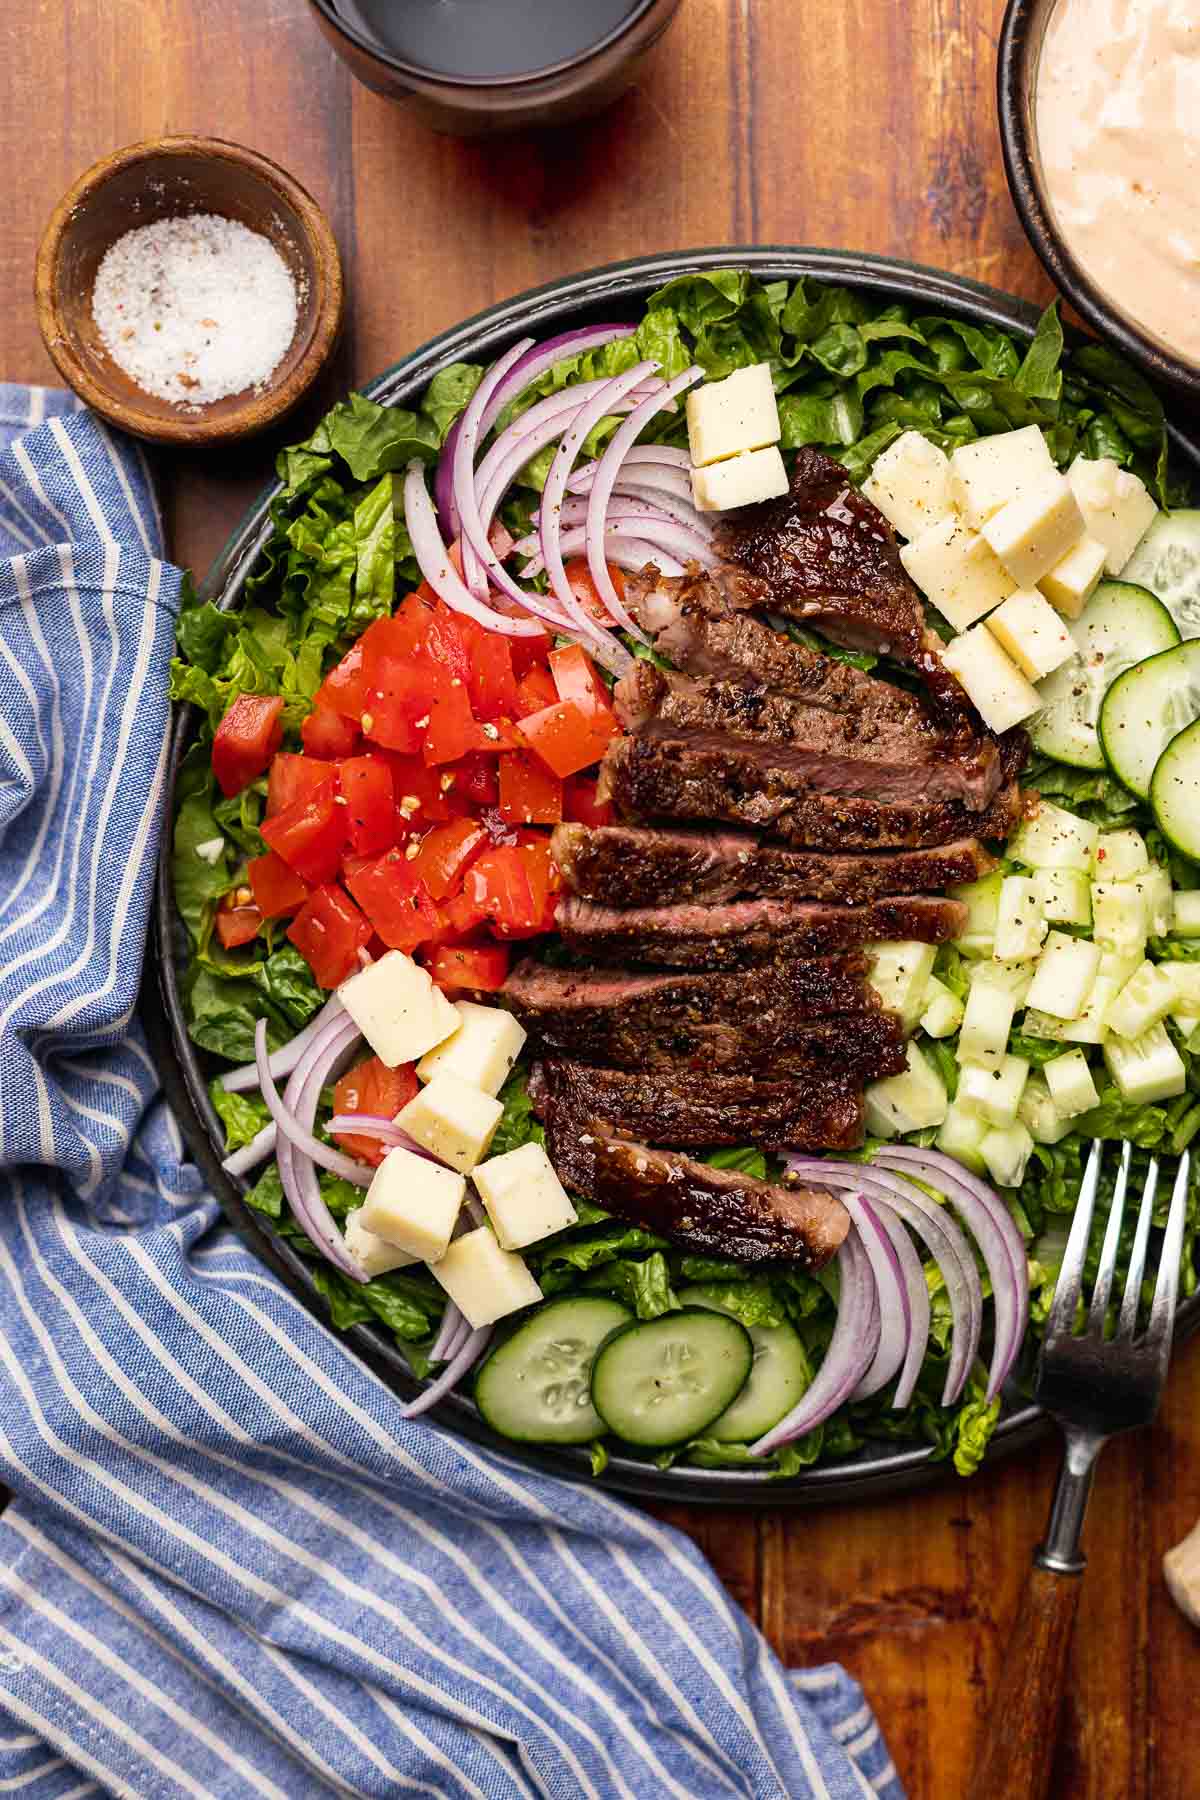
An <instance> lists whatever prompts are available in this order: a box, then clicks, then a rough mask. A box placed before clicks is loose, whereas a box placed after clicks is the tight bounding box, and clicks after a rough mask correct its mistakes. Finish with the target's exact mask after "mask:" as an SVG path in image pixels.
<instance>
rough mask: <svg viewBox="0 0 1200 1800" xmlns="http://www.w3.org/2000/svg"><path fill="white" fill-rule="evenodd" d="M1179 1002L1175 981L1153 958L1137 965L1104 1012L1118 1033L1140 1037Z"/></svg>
mask: <svg viewBox="0 0 1200 1800" xmlns="http://www.w3.org/2000/svg"><path fill="white" fill-rule="evenodd" d="M1175 1004H1176V992H1175V984H1174V982H1173V981H1172V980H1171V978H1170V976H1169V975H1167V974H1166V973H1165V971H1163V970H1160V969H1159V968H1157V967H1156V965H1155V964H1154V963H1152V962H1144V963H1142V964H1141V966H1140V968H1138V969H1136V970H1135V971H1134V973H1133V974H1132V975H1131V976H1130V977H1129V980H1128V981H1127V982H1126V983H1125V985H1124V987H1123V988H1122V989H1121V990H1120V992H1119V993H1118V995H1117V997H1116V999H1115V1000H1114V1001H1113V1002H1112V1003H1111V1005H1110V1006H1109V1009H1108V1011H1107V1013H1106V1014H1105V1015H1104V1023H1105V1025H1106V1026H1107V1027H1108V1029H1109V1031H1115V1032H1116V1034H1117V1036H1118V1037H1123V1038H1139V1037H1141V1036H1142V1035H1143V1033H1145V1032H1147V1031H1149V1029H1150V1027H1151V1026H1152V1025H1157V1024H1158V1022H1159V1020H1160V1019H1165V1018H1166V1016H1167V1014H1168V1013H1169V1012H1170V1011H1171V1008H1172V1007H1173V1006H1174V1005H1175Z"/></svg>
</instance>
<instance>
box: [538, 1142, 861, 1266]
mask: <svg viewBox="0 0 1200 1800" xmlns="http://www.w3.org/2000/svg"><path fill="white" fill-rule="evenodd" d="M546 1148H547V1150H548V1152H549V1156H550V1160H551V1162H552V1163H553V1164H554V1167H555V1169H556V1170H557V1172H558V1177H559V1180H560V1181H561V1182H562V1184H563V1186H564V1187H566V1188H567V1189H569V1190H570V1191H571V1192H572V1193H575V1194H582V1195H583V1196H584V1197H585V1198H586V1199H588V1200H592V1201H594V1202H595V1204H596V1205H597V1206H602V1207H603V1208H604V1209H605V1211H606V1212H610V1213H614V1214H615V1215H616V1217H617V1218H619V1219H627V1220H629V1221H630V1222H631V1223H632V1224H635V1225H641V1226H642V1227H643V1228H644V1229H645V1230H647V1231H653V1232H656V1233H657V1234H658V1235H659V1236H660V1237H665V1238H670V1239H671V1240H672V1242H674V1243H677V1244H682V1245H684V1246H685V1247H686V1248H688V1249H690V1250H695V1251H698V1252H700V1253H702V1254H704V1255H707V1256H721V1257H727V1256H728V1257H735V1258H736V1259H737V1260H738V1261H739V1262H745V1263H767V1262H791V1263H799V1264H800V1265H801V1266H802V1267H804V1268H806V1269H819V1268H821V1267H823V1265H824V1264H825V1263H827V1262H828V1261H829V1259H830V1257H831V1256H833V1255H834V1253H835V1251H836V1250H837V1248H838V1246H839V1245H840V1244H841V1242H842V1239H843V1238H844V1237H845V1236H846V1233H847V1231H848V1230H849V1229H850V1218H849V1214H848V1213H847V1211H846V1209H845V1207H844V1206H843V1205H842V1203H841V1201H840V1200H839V1199H838V1198H837V1196H836V1195H834V1194H831V1193H829V1191H828V1190H827V1189H825V1188H810V1187H784V1186H782V1185H781V1184H776V1183H773V1182H769V1181H756V1180H755V1179H754V1178H753V1176H750V1175H738V1174H735V1173H734V1172H733V1171H732V1170H728V1169H710V1168H709V1167H708V1166H707V1165H706V1164H704V1163H699V1162H695V1161H693V1159H692V1158H691V1157H690V1156H677V1155H672V1154H671V1152H670V1151H667V1150H652V1149H651V1148H650V1147H649V1145H646V1144H631V1143H628V1142H626V1140H624V1139H623V1138H615V1137H611V1136H610V1135H609V1134H608V1133H607V1132H606V1131H605V1129H604V1126H603V1124H602V1123H601V1122H600V1121H599V1120H597V1119H592V1118H583V1119H580V1118H579V1117H578V1116H577V1115H576V1114H574V1113H572V1112H570V1111H568V1110H567V1109H565V1108H559V1107H552V1108H551V1109H550V1114H549V1118H548V1120H547V1126H546Z"/></svg>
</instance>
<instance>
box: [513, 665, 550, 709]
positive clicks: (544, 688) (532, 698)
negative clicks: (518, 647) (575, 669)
mask: <svg viewBox="0 0 1200 1800" xmlns="http://www.w3.org/2000/svg"><path fill="white" fill-rule="evenodd" d="M557 699H558V689H557V688H556V687H555V685H554V682H553V680H552V678H551V675H550V671H549V670H548V669H543V668H541V667H540V666H538V667H535V668H532V669H530V670H529V671H528V673H527V674H525V675H523V676H522V677H521V679H520V681H518V683H517V705H516V713H515V716H516V717H517V718H518V719H528V718H530V717H531V716H532V714H534V713H538V712H543V711H544V710H545V708H546V707H547V706H553V705H554V703H555V701H556V700H557Z"/></svg>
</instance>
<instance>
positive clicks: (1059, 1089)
mask: <svg viewBox="0 0 1200 1800" xmlns="http://www.w3.org/2000/svg"><path fill="white" fill-rule="evenodd" d="M1042 1074H1043V1075H1044V1076H1045V1079H1046V1086H1047V1087H1048V1088H1049V1090H1050V1098H1051V1099H1052V1100H1053V1102H1054V1104H1055V1106H1056V1107H1057V1108H1058V1110H1059V1112H1060V1113H1061V1114H1062V1116H1063V1118H1064V1119H1074V1118H1076V1117H1077V1115H1078V1114H1079V1113H1085V1112H1091V1110H1092V1108H1093V1106H1099V1104H1100V1095H1099V1094H1098V1093H1097V1091H1096V1083H1095V1082H1094V1081H1093V1080H1092V1071H1091V1070H1090V1069H1089V1068H1088V1060H1087V1057H1086V1056H1085V1055H1084V1054H1083V1051H1082V1050H1068V1051H1067V1053H1066V1055H1065V1056H1056V1057H1055V1058H1054V1061H1053V1062H1048V1063H1047V1064H1046V1065H1045V1067H1044V1068H1043V1070H1042Z"/></svg>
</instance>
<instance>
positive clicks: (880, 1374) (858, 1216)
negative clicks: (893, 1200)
mask: <svg viewBox="0 0 1200 1800" xmlns="http://www.w3.org/2000/svg"><path fill="white" fill-rule="evenodd" d="M842 1199H843V1201H844V1202H845V1206H846V1211H847V1212H848V1213H849V1214H850V1217H851V1218H852V1219H853V1221H854V1226H855V1229H856V1231H857V1232H858V1235H859V1237H860V1238H861V1239H862V1246H863V1249H864V1250H865V1251H866V1253H867V1261H868V1262H869V1263H870V1265H871V1273H872V1275H874V1277H875V1292H876V1295H877V1296H878V1302H879V1342H878V1344H877V1345H876V1347H875V1356H874V1359H873V1360H872V1362H871V1366H870V1368H869V1369H868V1370H867V1372H866V1374H865V1375H864V1376H863V1378H862V1380H861V1381H860V1382H859V1384H858V1386H857V1387H856V1388H855V1389H854V1391H853V1393H852V1394H851V1395H850V1398H851V1400H869V1399H870V1398H871V1395H872V1394H877V1393H878V1392H879V1390H880V1388H885V1387H886V1386H887V1384H888V1382H889V1381H890V1380H891V1379H892V1377H893V1375H895V1374H896V1373H897V1372H898V1371H899V1369H900V1367H901V1365H902V1364H903V1363H904V1362H905V1361H906V1359H907V1357H908V1347H909V1344H910V1342H911V1340H912V1308H911V1306H910V1303H909V1298H908V1287H907V1284H906V1283H905V1280H904V1273H903V1270H902V1269H901V1267H900V1258H899V1256H898V1255H897V1252H896V1246H895V1244H894V1243H893V1242H892V1239H891V1235H890V1233H889V1232H888V1231H887V1229H886V1227H885V1226H884V1224H883V1221H882V1219H881V1218H880V1217H879V1214H878V1213H877V1212H876V1211H875V1208H874V1206H873V1205H872V1203H871V1202H870V1201H869V1200H868V1199H867V1198H866V1196H865V1195H864V1194H843V1195H842ZM909 1248H910V1249H911V1248H912V1246H911V1245H910V1246H909ZM913 1254H914V1255H915V1254H916V1252H915V1251H914V1252H913Z"/></svg>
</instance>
